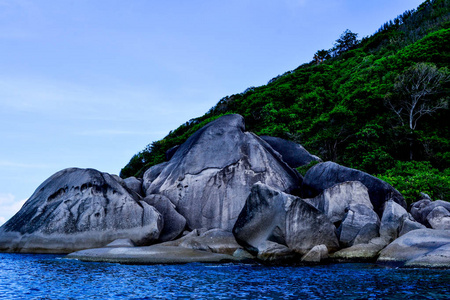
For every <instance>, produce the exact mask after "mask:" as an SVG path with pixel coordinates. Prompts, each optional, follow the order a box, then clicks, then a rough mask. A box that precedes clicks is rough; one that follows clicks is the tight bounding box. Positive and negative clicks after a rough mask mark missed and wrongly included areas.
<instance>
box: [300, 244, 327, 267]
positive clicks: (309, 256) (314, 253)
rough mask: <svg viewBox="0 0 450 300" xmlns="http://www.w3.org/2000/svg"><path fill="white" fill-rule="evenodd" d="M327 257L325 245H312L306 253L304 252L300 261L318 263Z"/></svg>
mask: <svg viewBox="0 0 450 300" xmlns="http://www.w3.org/2000/svg"><path fill="white" fill-rule="evenodd" d="M327 258H328V248H327V246H325V245H317V246H314V247H313V248H312V249H311V250H309V252H308V253H306V254H305V255H304V256H303V257H302V259H301V261H302V262H312V263H319V262H321V261H323V260H324V259H327Z"/></svg>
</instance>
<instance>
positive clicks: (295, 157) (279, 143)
mask: <svg viewBox="0 0 450 300" xmlns="http://www.w3.org/2000/svg"><path fill="white" fill-rule="evenodd" d="M260 138H262V139H263V140H264V141H266V142H267V143H268V144H269V145H270V146H271V147H272V148H273V149H274V150H275V151H277V152H278V153H280V154H281V157H282V158H283V160H284V161H285V162H286V163H287V164H288V165H289V166H291V167H292V168H297V167H301V166H305V165H307V164H309V163H310V162H312V161H322V160H321V159H320V158H319V157H317V156H315V155H311V154H310V153H309V152H308V151H307V150H306V149H305V148H304V147H303V146H302V145H300V144H297V143H294V142H291V141H287V140H284V139H282V138H278V137H273V136H267V135H263V136H260Z"/></svg>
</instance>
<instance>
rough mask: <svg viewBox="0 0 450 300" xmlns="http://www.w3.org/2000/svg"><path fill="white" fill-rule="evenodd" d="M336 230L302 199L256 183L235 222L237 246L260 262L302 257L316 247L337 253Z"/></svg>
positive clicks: (326, 218) (321, 214) (325, 218)
mask: <svg viewBox="0 0 450 300" xmlns="http://www.w3.org/2000/svg"><path fill="white" fill-rule="evenodd" d="M335 231H336V228H335V226H334V225H333V224H332V223H331V221H330V220H329V218H328V217H327V216H326V215H325V214H324V213H323V212H321V211H320V210H318V209H317V208H315V207H314V206H312V205H311V204H309V203H308V202H305V201H304V200H303V199H301V198H298V197H295V196H292V195H289V194H286V193H283V192H281V191H279V190H276V189H274V188H271V187H269V186H267V185H265V184H262V183H257V184H255V185H254V186H253V187H252V191H251V194H250V195H249V197H248V198H247V201H246V204H245V206H244V208H243V209H242V212H241V213H240V215H239V218H238V219H237V221H236V224H235V226H234V228H233V234H234V235H235V237H236V240H237V241H238V243H240V244H241V245H243V246H244V247H245V248H246V249H247V250H248V251H249V252H251V253H254V254H257V255H258V258H260V259H269V260H272V259H273V257H276V258H277V259H281V258H282V256H292V254H293V253H295V254H297V255H304V254H306V253H307V252H308V251H309V250H311V249H312V248H313V247H314V246H316V245H321V244H323V245H325V246H326V247H327V248H328V249H331V250H336V249H337V248H338V247H339V243H338V240H337V237H336V233H335Z"/></svg>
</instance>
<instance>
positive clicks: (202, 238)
mask: <svg viewBox="0 0 450 300" xmlns="http://www.w3.org/2000/svg"><path fill="white" fill-rule="evenodd" d="M161 245H163V246H178V247H183V248H189V249H194V250H203V251H210V252H213V253H223V254H229V255H232V254H233V253H234V252H235V251H236V250H237V249H240V248H242V247H241V246H240V245H239V244H238V243H237V242H236V239H235V238H234V236H233V234H232V233H231V232H229V231H225V230H222V229H211V230H206V229H204V228H203V229H195V230H193V231H191V232H189V233H188V234H186V235H185V236H183V237H181V238H179V239H177V240H174V241H169V242H165V243H162V244H161Z"/></svg>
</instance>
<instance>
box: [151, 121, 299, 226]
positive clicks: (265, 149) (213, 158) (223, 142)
mask: <svg viewBox="0 0 450 300" xmlns="http://www.w3.org/2000/svg"><path fill="white" fill-rule="evenodd" d="M148 172H152V173H155V172H153V170H151V171H148ZM151 177H153V176H149V174H147V172H146V174H145V175H144V188H146V192H147V194H150V193H151V194H161V195H164V196H166V197H167V198H169V199H170V201H171V202H172V203H173V204H175V206H176V209H177V211H178V212H179V213H180V214H181V215H183V216H184V217H185V218H186V221H187V226H188V228H190V229H191V230H192V229H196V228H207V229H213V228H220V229H225V230H229V231H230V230H231V229H232V228H233V225H234V223H235V222H236V219H237V217H238V215H239V213H240V211H241V210H242V208H243V206H244V204H245V199H246V198H247V196H248V194H249V192H250V189H251V186H252V185H253V184H254V183H256V182H258V181H260V182H263V183H265V184H267V185H269V186H272V187H274V188H276V189H279V190H281V191H285V192H290V191H291V190H293V189H295V188H297V186H298V185H299V181H300V177H299V175H298V173H297V172H296V171H294V170H293V169H291V168H290V167H289V166H288V165H287V164H286V163H285V162H284V161H283V160H282V159H281V157H280V156H279V154H278V153H277V152H276V151H274V150H273V149H272V148H271V147H270V146H268V145H267V143H265V142H264V141H263V140H261V139H260V138H259V137H257V136H255V135H254V134H252V133H249V132H245V128H244V119H243V118H242V116H239V115H226V116H223V117H221V118H219V119H217V120H215V121H213V122H211V123H209V124H207V125H206V126H204V127H203V128H201V129H200V130H198V131H197V132H196V133H194V134H193V135H192V136H191V137H190V138H189V139H188V140H187V141H186V142H185V143H183V144H182V145H181V146H180V147H179V148H178V150H177V151H176V152H175V154H174V155H173V157H172V158H171V160H170V161H169V162H168V163H167V165H166V166H165V167H164V168H163V170H162V171H161V173H160V174H159V176H157V177H156V178H155V179H154V180H151V182H148V181H150V179H149V178H151ZM151 179H153V178H151Z"/></svg>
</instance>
